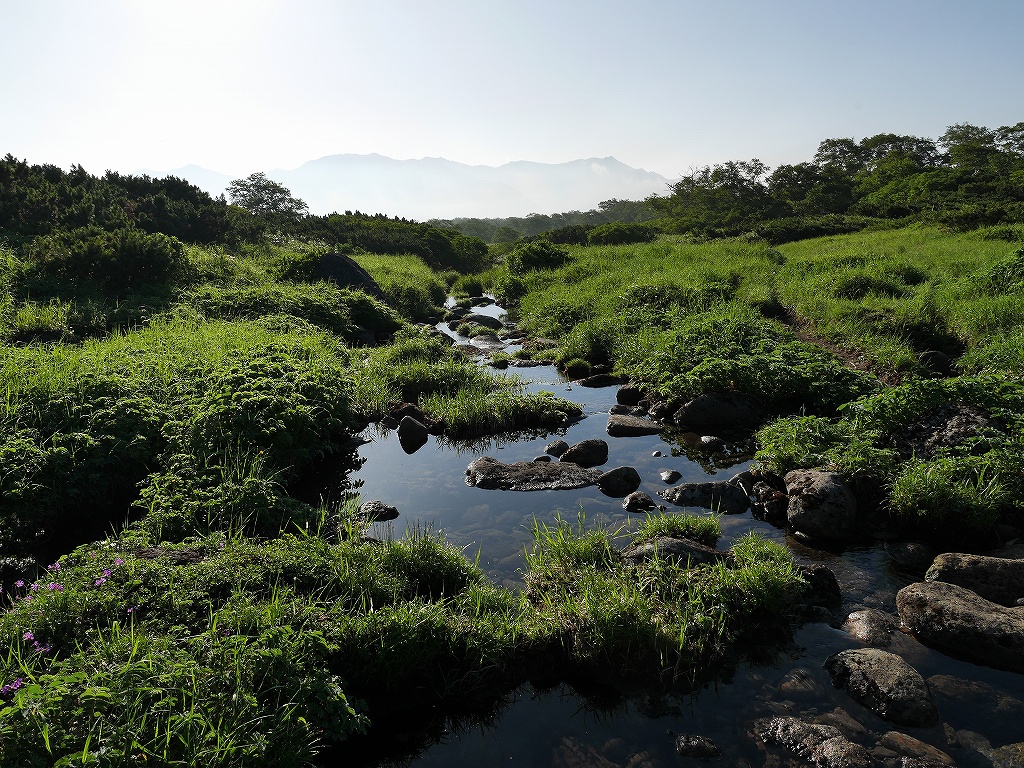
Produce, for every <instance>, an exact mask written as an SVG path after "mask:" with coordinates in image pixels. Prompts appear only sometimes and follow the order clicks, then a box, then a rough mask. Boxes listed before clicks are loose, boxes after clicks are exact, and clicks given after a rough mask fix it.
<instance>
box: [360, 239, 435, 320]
mask: <svg viewBox="0 0 1024 768" xmlns="http://www.w3.org/2000/svg"><path fill="white" fill-rule="evenodd" d="M353 258H354V259H355V261H356V262H357V263H358V264H359V266H361V267H362V268H363V269H365V270H366V271H367V272H369V273H370V275H371V276H372V277H373V279H374V280H375V281H376V282H377V285H379V286H380V288H381V290H382V291H383V292H384V295H385V296H387V298H388V302H389V303H390V304H391V306H393V307H394V308H395V309H397V310H398V311H399V312H401V313H402V314H403V315H405V316H406V317H408V318H411V319H413V320H426V319H427V318H429V317H433V316H440V315H441V314H442V307H443V306H444V300H445V297H446V296H447V295H448V286H447V284H446V283H445V282H444V280H442V279H441V277H440V276H439V275H438V274H437V273H435V272H434V271H433V270H432V269H431V268H430V267H428V266H427V265H426V264H425V263H424V262H423V260H422V259H421V258H419V257H418V256H413V255H405V256H383V255H378V254H371V253H357V254H354V255H353Z"/></svg>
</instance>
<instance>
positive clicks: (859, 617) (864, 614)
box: [843, 608, 900, 648]
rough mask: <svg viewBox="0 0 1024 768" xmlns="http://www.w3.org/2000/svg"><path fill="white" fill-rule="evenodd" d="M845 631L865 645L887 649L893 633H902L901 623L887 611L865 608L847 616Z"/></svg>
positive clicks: (844, 624) (844, 623)
mask: <svg viewBox="0 0 1024 768" xmlns="http://www.w3.org/2000/svg"><path fill="white" fill-rule="evenodd" d="M843 629H845V630H846V631H847V632H849V633H850V634H851V635H852V636H853V637H855V638H857V639H858V640H860V641H861V642H862V643H864V644H865V645H872V646H874V647H876V648H887V647H888V646H889V645H890V643H892V635H893V633H894V632H899V631H900V622H899V619H897V618H896V617H895V616H891V615H889V614H888V613H886V612H885V611H880V610H878V609H877V608H864V609H862V610H859V611H854V612H853V613H851V614H850V615H849V616H847V617H846V621H844V622H843Z"/></svg>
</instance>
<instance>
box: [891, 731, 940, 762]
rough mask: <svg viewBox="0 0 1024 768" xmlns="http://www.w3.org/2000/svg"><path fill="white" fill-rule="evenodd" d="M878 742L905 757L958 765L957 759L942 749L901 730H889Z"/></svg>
mask: <svg viewBox="0 0 1024 768" xmlns="http://www.w3.org/2000/svg"><path fill="white" fill-rule="evenodd" d="M878 743H879V744H881V745H882V746H883V747H885V748H886V749H891V750H892V751H893V752H895V753H896V754H898V755H901V756H903V757H910V758H917V759H918V760H925V761H930V763H928V764H932V763H934V764H938V765H952V766H955V765H956V761H954V760H953V758H952V757H950V756H949V755H947V754H946V753H945V752H943V751H942V750H941V749H938V748H936V747H933V746H932V745H931V744H925V743H924V742H923V741H921V740H920V739H915V738H914V737H913V736H908V735H907V734H905V733H900V732H899V731H888V732H887V733H884V734H882V738H881V739H879V740H878ZM904 764H906V763H904Z"/></svg>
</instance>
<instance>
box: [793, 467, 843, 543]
mask: <svg viewBox="0 0 1024 768" xmlns="http://www.w3.org/2000/svg"><path fill="white" fill-rule="evenodd" d="M785 480H786V493H787V494H788V495H789V504H788V505H787V508H786V519H787V520H788V522H789V525H790V526H791V527H792V528H794V529H795V530H797V531H800V532H801V533H803V534H806V535H807V536H810V537H811V538H812V539H826V540H837V539H845V538H847V537H848V536H849V535H850V534H851V533H853V526H854V522H855V521H856V519H857V500H856V498H855V497H854V495H853V491H851V490H850V488H849V486H847V484H846V483H844V482H843V480H842V478H841V477H840V476H839V475H837V474H836V473H835V472H823V471H820V470H816V469H794V470H793V471H791V472H787V473H786V477H785Z"/></svg>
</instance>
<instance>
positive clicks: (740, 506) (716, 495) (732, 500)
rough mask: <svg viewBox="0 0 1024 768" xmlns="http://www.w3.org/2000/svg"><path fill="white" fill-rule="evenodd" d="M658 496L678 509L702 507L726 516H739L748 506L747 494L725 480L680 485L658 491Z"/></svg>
mask: <svg viewBox="0 0 1024 768" xmlns="http://www.w3.org/2000/svg"><path fill="white" fill-rule="evenodd" d="M658 495H659V496H661V497H662V498H663V499H665V501H669V502H671V503H673V504H676V505H677V506H680V507H704V508H705V509H713V510H716V511H720V512H724V513H726V514H739V513H740V512H744V511H746V509H747V507H748V506H750V499H748V498H747V494H745V493H744V492H743V490H742V489H741V488H737V487H736V486H735V485H733V484H732V483H730V482H728V481H726V480H721V481H718V482H712V483H682V484H680V485H677V486H675V487H674V488H667V489H665V490H664V491H658Z"/></svg>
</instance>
